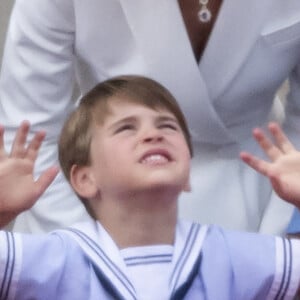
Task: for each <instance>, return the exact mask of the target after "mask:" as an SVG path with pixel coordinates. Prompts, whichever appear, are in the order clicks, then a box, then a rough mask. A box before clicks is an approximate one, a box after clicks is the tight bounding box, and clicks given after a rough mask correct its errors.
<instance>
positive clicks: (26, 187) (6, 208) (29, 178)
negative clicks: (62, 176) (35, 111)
mask: <svg viewBox="0 0 300 300" xmlns="http://www.w3.org/2000/svg"><path fill="white" fill-rule="evenodd" d="M29 127H30V125H29V123H28V122H26V121H24V122H23V123H22V124H21V125H20V127H19V129H18V131H17V134H16V136H15V139H14V142H13V145H12V148H11V152H10V153H9V154H8V153H6V151H5V149H4V141H3V135H4V128H3V126H0V227H3V226H5V225H7V224H8V223H9V222H10V221H12V220H13V219H14V218H15V217H16V216H17V215H18V214H19V213H21V212H22V211H24V210H26V209H29V208H30V207H32V206H33V205H34V203H35V202H36V201H37V200H38V198H39V197H40V196H41V195H42V194H43V193H44V191H45V190H46V189H47V187H48V186H49V185H50V184H51V182H52V181H53V180H54V178H55V176H56V175H57V173H58V167H51V168H49V169H48V170H46V171H45V172H44V173H43V174H41V176H40V177H39V178H38V179H37V180H34V176H33V169H34V163H35V161H36V158H37V155H38V151H39V148H40V146H41V144H42V141H43V139H44V137H45V132H42V131H40V132H37V133H36V134H35V136H34V137H33V138H32V140H31V141H29V143H28V144H26V139H27V135H28V131H29Z"/></svg>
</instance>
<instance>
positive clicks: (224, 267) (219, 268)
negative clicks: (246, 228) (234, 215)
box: [202, 226, 300, 300]
mask: <svg viewBox="0 0 300 300" xmlns="http://www.w3.org/2000/svg"><path fill="white" fill-rule="evenodd" d="M299 253H300V242H299V241H296V240H288V239H283V238H280V237H274V236H269V235H262V234H256V233H246V232H235V231H225V230H222V229H219V228H218V227H215V226H214V227H213V228H212V229H211V230H210V232H209V233H208V236H207V241H206V243H205V244H204V246H203V259H202V263H203V267H202V268H203V271H204V272H207V273H208V274H210V276H207V277H208V279H207V280H206V282H204V285H206V286H207V290H209V289H210V286H213V282H214V285H216V282H217V285H218V286H219V289H220V290H223V293H224V295H226V297H227V298H228V299H266V300H269V299H293V297H294V295H295V294H296V292H297V289H298V286H299V282H300V258H299ZM211 262H213V264H214V265H215V266H216V270H214V269H213V267H212V263H211ZM226 297H224V299H227V298H226Z"/></svg>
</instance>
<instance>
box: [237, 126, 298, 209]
mask: <svg viewBox="0 0 300 300" xmlns="http://www.w3.org/2000/svg"><path fill="white" fill-rule="evenodd" d="M268 130H269V132H270V133H271V136H272V137H273V139H274V142H273V141H272V140H271V139H269V138H268V137H267V136H266V134H264V132H263V131H262V130H261V129H258V128H256V129H254V130H253V136H254V138H255V140H256V141H257V142H258V144H259V145H260V147H261V148H262V149H263V150H264V152H265V153H266V155H267V156H268V157H269V159H270V161H265V160H263V159H260V158H258V157H255V156H253V155H252V154H250V153H247V152H241V154H240V157H241V159H242V160H243V161H244V162H245V163H246V164H248V165H249V166H250V167H252V168H253V169H255V170H256V171H257V172H260V173H261V174H263V175H265V176H267V177H269V179H270V181H271V183H272V186H273V189H274V190H275V191H276V193H277V194H278V196H279V197H280V198H283V199H285V200H286V201H288V202H290V203H293V204H294V205H296V206H297V207H299V208H300V152H299V151H297V150H296V149H295V147H294V146H293V145H292V143H291V142H290V141H289V140H288V138H287V137H286V136H285V134H284V133H283V131H282V129H281V128H280V126H279V125H278V124H276V123H270V124H269V125H268ZM299 138H300V137H299Z"/></svg>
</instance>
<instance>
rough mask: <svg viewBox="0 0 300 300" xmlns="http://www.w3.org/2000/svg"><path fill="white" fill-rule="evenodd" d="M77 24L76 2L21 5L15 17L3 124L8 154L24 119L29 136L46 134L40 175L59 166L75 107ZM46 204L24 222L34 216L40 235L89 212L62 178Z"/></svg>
mask: <svg viewBox="0 0 300 300" xmlns="http://www.w3.org/2000/svg"><path fill="white" fill-rule="evenodd" d="M74 23H75V21H74V10H73V1H71V0H30V1H27V0H17V1H15V5H14V8H13V11H12V15H11V19H10V23H9V29H8V32H7V38H6V43H5V49H4V57H3V62H2V69H1V75H0V120H1V124H3V125H4V126H5V128H6V132H5V143H6V146H7V148H8V149H9V148H10V146H11V144H12V140H13V137H14V134H15V132H16V129H17V127H18V126H19V124H20V122H21V121H22V120H24V119H27V120H29V121H30V123H31V130H30V134H29V135H30V136H32V134H33V133H34V132H36V131H37V130H41V129H42V130H45V131H46V133H47V136H46V138H45V141H44V143H43V145H42V148H41V149H40V152H39V158H38V160H37V163H36V166H35V172H36V175H38V174H40V173H41V172H43V171H44V170H45V169H46V168H48V167H49V166H52V165H57V138H58V135H59V132H60V129H61V127H62V124H63V122H64V120H65V117H66V115H67V114H68V112H69V111H70V110H71V109H73V107H74V103H73V102H74V101H73V100H72V93H73V86H74V77H75V76H74V67H73V61H74V39H75V34H74V27H75V25H74ZM42 199H44V200H45V201H43V202H42V203H41V201H39V203H38V204H37V205H35V207H34V208H33V209H32V210H31V212H33V213H31V212H25V213H24V214H23V215H21V217H20V218H22V217H23V216H24V215H27V216H29V215H30V214H31V217H29V218H35V221H34V222H32V226H33V227H35V226H37V227H39V225H40V226H41V227H40V228H39V229H37V231H49V230H51V229H53V228H57V227H61V226H66V225H69V224H72V223H74V222H76V221H78V220H80V218H79V216H80V215H81V214H82V213H83V211H84V210H83V208H82V206H81V204H80V202H79V201H78V199H77V198H76V196H75V194H74V193H73V191H72V190H71V188H70V187H69V185H68V184H67V182H66V181H65V179H64V177H63V176H62V175H61V174H59V176H58V177H57V178H56V180H55V182H54V183H53V184H52V185H51V187H50V188H49V189H48V190H47V192H46V193H45V194H44V195H43V197H42ZM79 206H80V208H78V207H79ZM54 209H55V211H54ZM61 210H64V215H63V216H62V214H61V213H59V212H60V211H61ZM57 212H58V213H57ZM24 219H26V218H24ZM27 219H28V218H27ZM29 227H30V225H29ZM17 229H18V228H17ZM26 230H27V229H25V231H26ZM28 230H29V231H32V230H33V231H35V230H34V229H33V228H29V229H28ZM22 231H24V228H22Z"/></svg>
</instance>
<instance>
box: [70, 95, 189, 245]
mask: <svg viewBox="0 0 300 300" xmlns="http://www.w3.org/2000/svg"><path fill="white" fill-rule="evenodd" d="M110 103H111V104H110V110H111V112H112V113H111V114H110V115H109V116H108V117H107V118H106V119H105V122H104V124H103V125H101V126H100V125H95V126H94V128H93V132H92V142H91V158H92V163H91V166H87V167H74V168H73V170H72V173H71V182H72V186H73V187H74V189H75V190H76V191H77V193H78V194H79V195H81V196H82V197H84V198H88V199H92V200H90V201H89V202H90V205H91V207H92V208H93V211H94V213H95V215H96V218H97V219H98V220H100V222H101V224H102V225H103V226H104V227H105V228H106V230H107V231H108V232H109V233H110V235H111V236H112V237H113V239H114V241H116V243H117V244H118V246H119V247H120V248H124V247H129V246H137V245H148V244H153V243H159V244H161V243H163V244H172V243H173V241H174V230H175V224H176V220H177V198H178V195H179V194H180V193H181V192H182V191H183V190H185V189H186V188H187V187H188V182H189V170H190V153H189V149H188V146H187V143H186V140H185V137H184V134H183V132H182V130H181V128H180V126H179V124H178V122H177V120H176V118H175V117H174V116H173V114H171V113H170V112H168V111H166V110H154V109H151V108H147V107H145V106H143V105H139V104H135V103H130V102H129V103H128V102H126V101H125V102H124V101H120V100H118V99H114V100H110ZM129 216H130V217H129Z"/></svg>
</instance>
